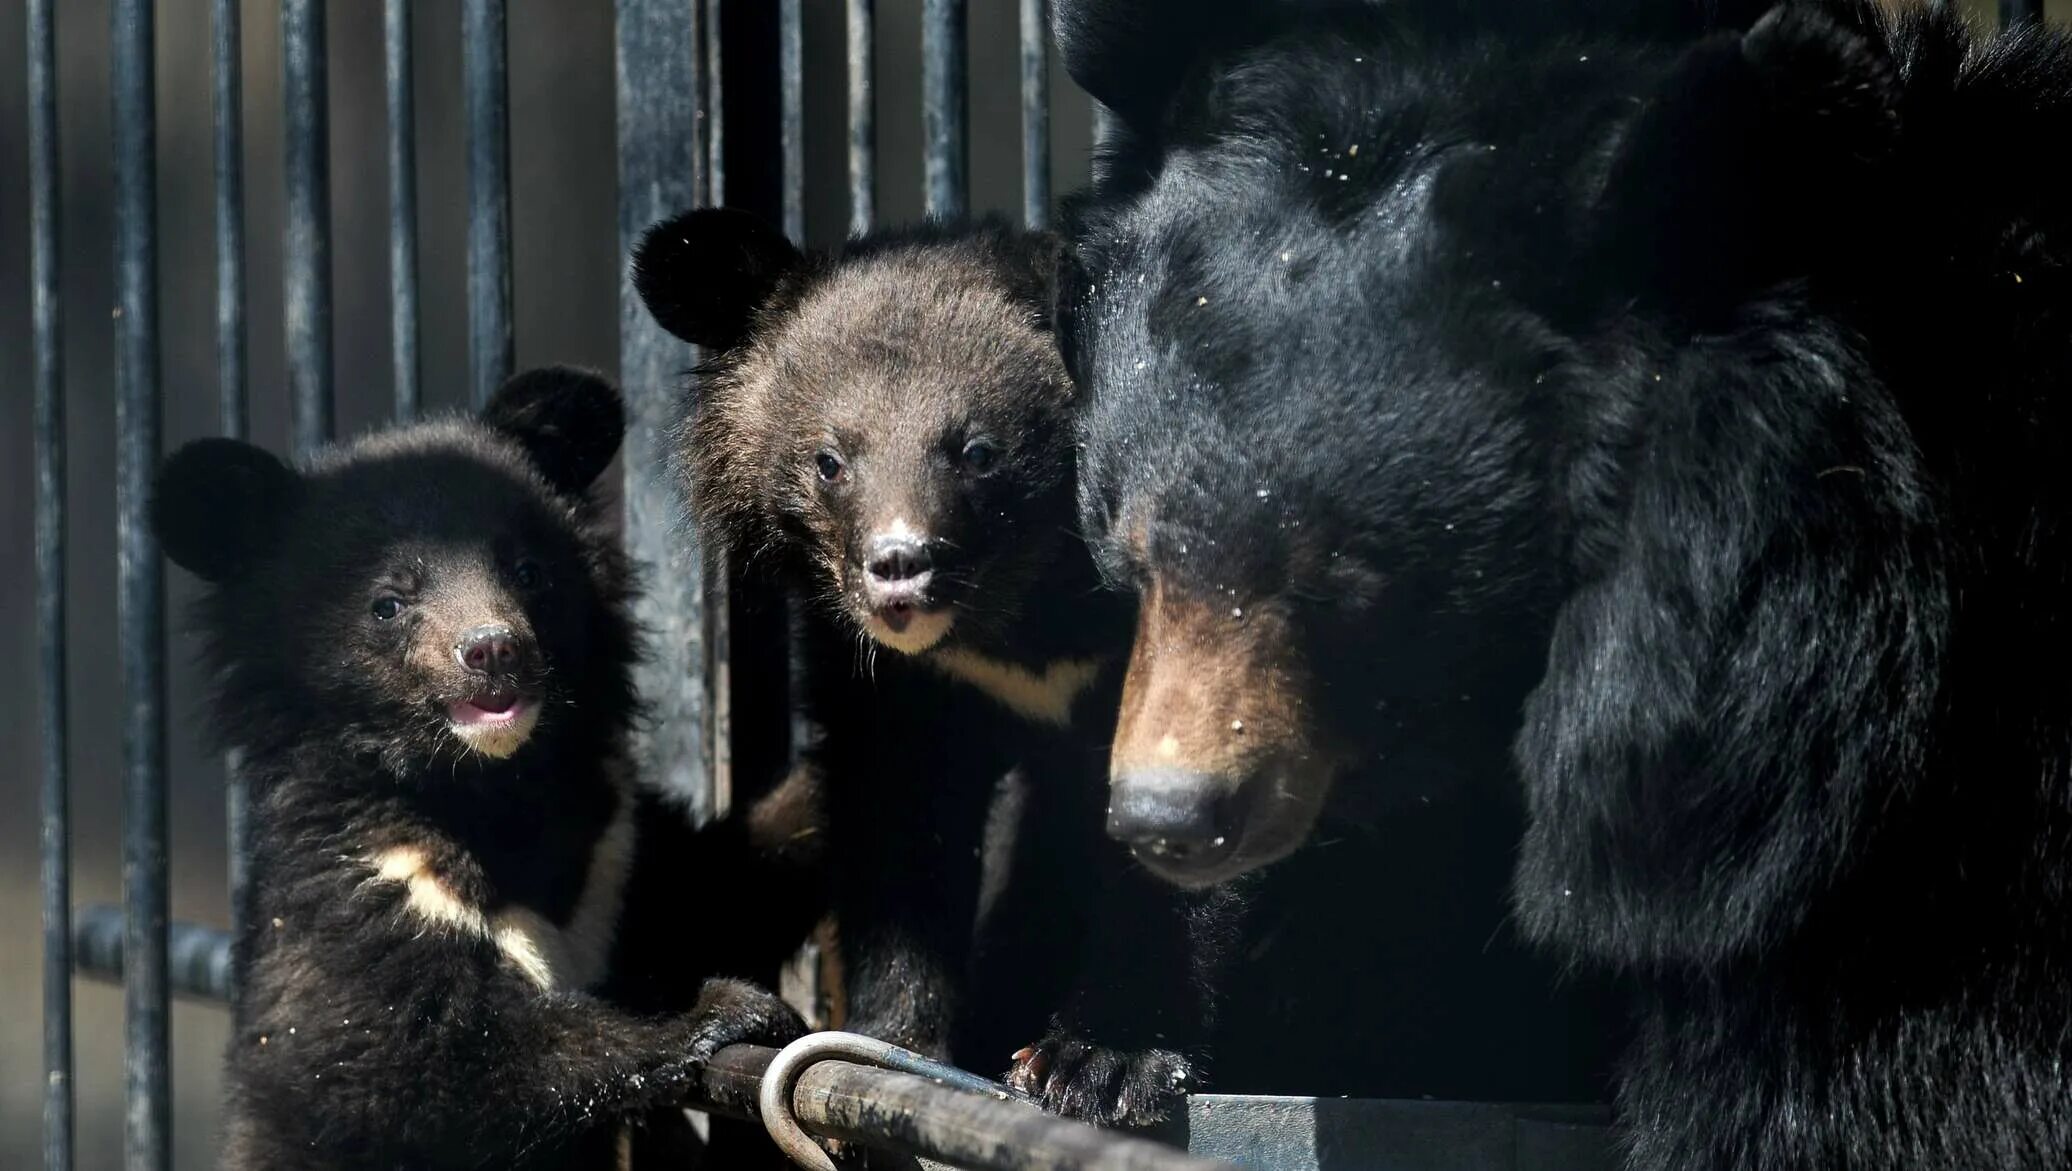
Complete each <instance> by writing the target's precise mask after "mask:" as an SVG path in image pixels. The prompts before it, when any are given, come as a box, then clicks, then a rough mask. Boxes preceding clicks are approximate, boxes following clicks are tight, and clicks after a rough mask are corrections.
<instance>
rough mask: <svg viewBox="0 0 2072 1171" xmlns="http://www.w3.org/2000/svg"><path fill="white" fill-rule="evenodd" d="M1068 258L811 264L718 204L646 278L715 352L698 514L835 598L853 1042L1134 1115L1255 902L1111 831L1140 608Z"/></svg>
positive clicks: (820, 616)
mask: <svg viewBox="0 0 2072 1171" xmlns="http://www.w3.org/2000/svg"><path fill="white" fill-rule="evenodd" d="M1057 257H1058V243H1057V240H1056V238H1055V237H1051V236H1047V235H1042V234H1031V233H1022V232H1016V231H1013V230H1010V229H1008V228H1006V227H1004V226H1001V225H998V224H985V225H980V226H978V227H975V228H971V229H960V228H954V227H947V226H941V225H934V226H929V227H924V228H918V229H913V230H909V231H903V232H886V233H880V234H878V235H876V236H872V237H869V238H865V239H862V240H856V241H851V242H850V243H848V244H847V245H845V246H844V247H843V248H841V249H839V250H838V251H835V252H833V253H830V254H821V255H814V256H807V255H805V254H802V253H801V252H799V251H798V250H797V249H795V248H794V247H793V246H792V245H791V244H790V243H789V242H788V241H787V240H785V239H784V237H783V236H782V235H781V234H779V233H778V232H776V231H775V230H773V229H771V228H770V227H768V226H766V225H764V224H762V223H761V222H759V221H757V220H756V219H754V218H753V217H751V216H748V215H746V214H744V213H740V212H731V211H698V212H692V213H689V214H687V215H685V216H682V217H679V218H677V219H675V220H671V221H669V222H666V223H663V224H659V225H657V226H656V227H654V228H653V229H651V230H650V231H649V233H648V234H647V237H646V239H645V240H644V241H643V243H642V245H641V248H640V250H639V252H638V254H637V256H636V259H635V276H636V280H637V282H638V285H639V288H640V292H641V296H642V297H643V299H644V300H645V301H646V302H647V305H648V308H649V309H650V310H651V311H652V312H653V313H654V315H655V318H656V320H657V321H659V322H660V323H661V324H662V325H663V326H664V327H665V328H667V329H668V330H670V331H671V332H672V333H675V334H676V335H678V336H679V337H682V338H684V339H686V340H688V341H692V342H695V343H697V344H699V345H703V346H708V347H712V348H713V350H714V356H713V357H712V359H711V361H710V362H709V363H708V364H707V366H706V367H705V368H704V369H703V370H702V371H701V372H700V374H699V375H698V377H697V381H696V385H695V386H694V387H693V389H692V392H691V398H690V401H689V409H688V414H687V420H686V422H685V425H684V428H683V431H682V435H681V440H680V443H681V449H680V453H679V454H680V456H681V461H682V465H683V470H684V474H685V482H686V488H687V489H688V496H689V501H690V507H691V512H692V514H693V515H694V517H695V518H696V520H697V522H698V523H699V525H700V526H701V528H702V531H703V532H704V533H705V534H706V535H707V536H708V537H709V538H710V539H712V540H714V541H715V542H716V543H717V544H718V545H719V546H721V547H723V548H730V549H732V550H734V551H737V552H738V553H740V554H742V555H743V556H744V557H746V558H747V559H748V560H749V561H750V562H751V570H752V571H753V572H759V573H765V574H768V575H769V576H770V578H771V579H772V580H776V581H780V582H781V583H783V585H784V586H785V587H786V588H787V589H789V590H792V591H793V592H794V593H796V594H797V595H798V596H800V597H802V598H805V599H807V600H808V601H809V602H810V603H811V604H810V605H809V606H808V607H806V609H807V611H808V612H807V615H806V620H805V627H806V629H805V630H804V632H803V634H802V638H803V646H804V648H805V655H804V658H805V662H804V664H803V666H804V668H805V672H806V686H805V689H804V691H805V694H806V702H807V710H808V712H809V714H810V715H811V717H812V719H813V720H814V722H815V723H816V724H817V725H818V726H819V731H820V734H821V739H820V742H819V744H818V745H817V746H816V748H815V753H814V755H815V759H816V760H817V762H818V763H819V764H820V766H821V768H822V771H823V772H824V774H825V778H826V780H825V792H826V797H827V802H828V808H827V826H828V837H829V842H828V846H827V850H828V858H829V870H830V876H831V878H832V879H833V881H834V886H833V903H834V909H835V916H836V925H837V930H838V933H839V938H840V946H841V950H842V955H843V958H844V964H845V984H846V987H847V991H848V994H849V1010H850V1011H849V1016H850V1020H849V1021H848V1022H847V1026H846V1027H848V1028H851V1029H854V1030H856V1031H859V1032H864V1033H868V1034H872V1035H875V1036H879V1037H882V1038H885V1039H887V1040H891V1041H894V1042H897V1043H899V1044H902V1045H906V1046H909V1047H912V1048H914V1049H917V1050H920V1051H922V1052H925V1053H929V1054H932V1055H935V1056H938V1057H943V1056H947V1057H950V1058H952V1059H954V1060H957V1061H960V1062H962V1063H964V1064H967V1065H973V1066H975V1067H977V1068H980V1069H988V1070H990V1069H998V1068H1000V1067H1001V1065H1002V1064H1004V1063H1005V1062H1007V1061H1008V1059H1009V1056H1010V1054H1016V1066H1015V1070H1014V1076H1013V1080H1014V1082H1015V1083H1016V1084H1017V1085H1018V1086H1019V1087H1021V1088H1023V1089H1025V1090H1027V1091H1030V1092H1032V1093H1034V1094H1035V1095H1037V1096H1038V1097H1039V1098H1040V1099H1041V1100H1042V1101H1043V1102H1044V1104H1045V1105H1047V1106H1049V1107H1050V1108H1052V1109H1055V1110H1059V1111H1062V1112H1065V1113H1068V1114H1072V1115H1076V1116H1079V1117H1083V1118H1088V1119H1092V1120H1095V1121H1101V1122H1137V1121H1146V1120H1149V1119H1152V1118H1156V1117H1158V1116H1159V1115H1161V1114H1163V1113H1164V1112H1165V1111H1166V1110H1168V1109H1169V1108H1170V1106H1171V1104H1172V1096H1173V1094H1174V1092H1175V1091H1176V1090H1179V1089H1184V1088H1185V1087H1186V1086H1187V1085H1188V1084H1189V1079H1190V1077H1191V1076H1192V1073H1193V1070H1194V1065H1195V1062H1196V1061H1198V1060H1199V1056H1200V1055H1199V1052H1198V1050H1199V1039H1200V1036H1201V1033H1202V1030H1203V1029H1204V1027H1205V1025H1206V1022H1207V1020H1208V1018H1209V1015H1210V1012H1211V1010H1212V1005H1211V1004H1210V1002H1209V997H1210V995H1211V991H1212V990H1211V988H1210V986H1209V985H1210V983H1212V982H1211V981H1206V980H1203V981H1197V980H1196V979H1195V978H1194V977H1195V976H1196V975H1197V974H1198V973H1199V972H1201V971H1202V970H1203V969H1205V968H1206V967H1209V966H1213V959H1214V957H1215V955H1216V945H1217V944H1218V943H1219V942H1220V936H1219V934H1218V927H1219V926H1220V919H1219V914H1220V911H1221V909H1222V908H1223V907H1225V906H1226V905H1228V904H1229V903H1230V900H1228V899H1226V898H1223V897H1221V896H1216V897H1211V898H1207V899H1200V898H1194V897H1185V898H1183V897H1177V896H1176V894H1175V892H1173V891H1171V890H1170V889H1166V888H1163V887H1162V885H1161V884H1158V883H1155V882H1151V881H1148V880H1147V876H1144V875H1143V874H1142V873H1141V872H1140V871H1139V870H1138V868H1137V867H1135V866H1134V865H1133V864H1131V863H1130V861H1129V858H1128V855H1127V853H1126V852H1125V851H1124V850H1122V849H1121V848H1119V847H1118V846H1116V845H1115V844H1114V843H1112V842H1109V841H1107V840H1106V839H1105V838H1104V837H1103V835H1102V834H1101V807H1102V801H1103V799H1104V794H1105V785H1104V784H1103V777H1104V774H1105V763H1104V761H1105V755H1104V754H1105V751H1106V748H1107V744H1108V741H1109V740H1110V738H1111V733H1112V729H1113V726H1114V725H1113V720H1114V712H1115V707H1116V702H1117V700H1116V691H1115V688H1116V685H1117V682H1118V679H1119V674H1120V667H1121V662H1122V659H1123V658H1124V656H1125V655H1126V653H1127V649H1128V645H1129V629H1130V627H1129V621H1130V619H1129V606H1128V603H1127V601H1126V600H1125V599H1122V598H1119V597H1117V596H1114V595H1110V594H1103V593H1102V592H1101V591H1100V590H1099V588H1098V586H1099V581H1098V578H1097V577H1096V575H1095V571H1094V566H1093V563H1092V561H1091V559H1089V558H1088V556H1087V554H1086V548H1085V545H1084V544H1083V542H1082V541H1081V540H1080V538H1079V535H1078V532H1077V530H1076V528H1075V525H1074V518H1075V514H1076V509H1075V504H1074V501H1075V493H1074V475H1073V458H1072V442H1073V420H1074V416H1075V412H1076V409H1077V405H1076V396H1075V394H1074V392H1073V389H1072V384H1071V380H1070V379H1069V378H1068V377H1067V376H1066V374H1065V370H1064V367H1063V365H1062V364H1061V363H1060V361H1059V359H1058V354H1057V347H1056V343H1055V341H1054V339H1053V337H1052V335H1051V333H1050V330H1049V327H1048V321H1049V308H1050V301H1051V292H1052V287H1053V286H1052V281H1053V279H1054V276H1055V272H1056V264H1057ZM880 648H887V649H889V650H890V651H892V652H896V653H880ZM1003 777H1005V778H1007V781H1006V783H1005V784H1004V785H1003V782H1002V778H1003ZM989 867H990V874H991V875H992V877H991V878H988V877H987V874H988V872H989ZM982 888H989V889H986V890H982ZM1053 1014H1055V1016H1056V1020H1055V1021H1053V1020H1052V1019H1051V1018H1052V1016H1053ZM1039 1037H1040V1038H1042V1040H1041V1041H1039V1042H1038V1044H1037V1045H1034V1046H1028V1047H1026V1048H1025V1049H1023V1050H1022V1051H1021V1052H1019V1053H1017V1049H1018V1047H1023V1046H1024V1045H1025V1043H1026V1042H1028V1041H1030V1040H1032V1039H1036V1038H1039Z"/></svg>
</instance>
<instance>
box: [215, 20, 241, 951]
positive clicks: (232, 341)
mask: <svg viewBox="0 0 2072 1171" xmlns="http://www.w3.org/2000/svg"><path fill="white" fill-rule="evenodd" d="M210 27H211V29H212V31H213V34H214V36H213V40H212V42H211V49H210V53H211V56H212V57H213V58H214V61H213V63H212V75H213V86H212V91H211V105H212V111H211V112H212V114H213V116H214V118H215V124H216V414H217V417H218V421H219V424H220V426H221V428H222V431H223V434H224V435H226V436H229V437H230V438H232V439H243V438H244V437H245V433H246V431H247V430H248V427H249V423H248V419H249V416H250V411H249V409H248V405H247V387H246V379H245V158H244V152H245V134H244V61H243V57H242V53H243V39H244V38H243V35H242V34H243V26H242V14H241V12H240V11H239V7H238V0H213V2H212V3H211V5H210ZM223 813H224V822H225V830H226V836H227V838H228V839H229V847H230V848H229V851H228V853H229V855H230V916H231V923H232V926H233V927H235V926H236V925H237V924H240V923H242V922H243V921H244V910H245V862H246V860H247V859H248V858H249V856H250V854H249V850H248V843H247V841H246V838H245V778H244V772H243V770H242V769H241V768H240V767H239V760H238V753H237V750H236V749H235V748H233V749H231V750H230V752H229V753H228V755H227V758H226V759H225V760H224V768H223Z"/></svg>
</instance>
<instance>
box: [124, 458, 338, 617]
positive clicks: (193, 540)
mask: <svg viewBox="0 0 2072 1171" xmlns="http://www.w3.org/2000/svg"><path fill="white" fill-rule="evenodd" d="M301 487H302V478H301V477H300V476H299V475H297V474H296V472H295V469H293V468H291V467H289V466H288V465H287V464H284V463H282V462H281V461H280V459H279V458H278V457H276V456H274V455H273V454H272V453H270V452H267V451H264V450H262V449H260V448H257V447H254V446H252V445H251V444H249V443H243V442H240V441H238V440H235V439H197V440H195V441H194V442H192V443H189V444H187V445H186V446H185V447H182V448H181V449H180V450H178V451H176V452H174V453H173V454H172V456H171V457H170V458H168V459H167V460H166V461H165V463H164V465H163V466H161V467H160V468H159V470H158V480H157V482H156V483H155V484H153V486H152V492H151V531H152V532H153V533H154V534H155V535H156V536H157V537H158V543H159V545H160V546H161V547H163V548H164V549H165V553H166V556H168V557H170V558H172V559H173V564H175V565H178V566H181V567H183V568H185V569H187V570H189V571H191V572H193V573H194V574H195V575H196V576H197V577H200V578H203V579H204V580H207V581H216V582H220V581H225V580H227V579H229V578H231V577H233V576H235V575H236V574H238V573H241V572H244V571H245V570H248V569H250V568H251V567H252V565H253V564H254V563H255V562H256V561H257V560H258V559H259V558H261V557H263V556H265V555H266V553H267V551H268V550H269V549H271V548H272V547H273V545H274V543H275V542H276V541H278V540H279V539H280V535H281V533H282V532H283V531H284V528H285V525H286V522H287V518H288V515H289V513H290V512H291V511H292V510H293V509H294V507H295V501H296V498H297V496H298V495H299V493H300V490H301Z"/></svg>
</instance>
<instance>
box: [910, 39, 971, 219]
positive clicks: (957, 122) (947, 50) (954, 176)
mask: <svg viewBox="0 0 2072 1171" xmlns="http://www.w3.org/2000/svg"><path fill="white" fill-rule="evenodd" d="M964 16H965V0H922V2H921V127H922V138H923V140H924V143H925V146H926V152H927V153H926V157H925V162H924V164H923V168H924V171H925V175H926V181H927V196H926V198H925V200H924V201H923V206H924V208H925V210H926V211H927V213H928V215H929V216H930V217H931V218H935V219H952V220H953V219H961V218H963V217H964V216H965V215H966V214H968V213H969V211H970V210H971V184H970V174H969V170H968V168H967V167H966V160H967V157H968V146H969V141H968V135H967V131H966V122H965V94H966V90H967V83H966V73H967V68H966V61H967V55H966V51H965V50H966V46H965V42H964V35H965V20H964Z"/></svg>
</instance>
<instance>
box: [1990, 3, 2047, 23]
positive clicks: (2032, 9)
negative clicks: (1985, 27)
mask: <svg viewBox="0 0 2072 1171" xmlns="http://www.w3.org/2000/svg"><path fill="white" fill-rule="evenodd" d="M2042 19H2043V0H2000V27H2001V28H2013V27H2014V26H2015V25H2017V24H2022V23H2024V22H2034V21H2041V20H2042Z"/></svg>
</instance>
